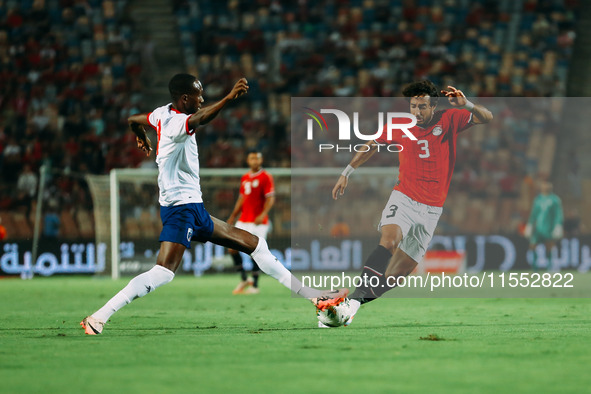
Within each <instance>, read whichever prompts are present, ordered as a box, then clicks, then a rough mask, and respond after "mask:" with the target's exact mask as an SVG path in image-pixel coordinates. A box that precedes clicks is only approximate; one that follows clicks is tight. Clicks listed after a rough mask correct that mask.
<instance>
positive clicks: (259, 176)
mask: <svg viewBox="0 0 591 394" xmlns="http://www.w3.org/2000/svg"><path fill="white" fill-rule="evenodd" d="M246 163H247V164H248V167H249V168H250V170H249V171H248V172H247V173H246V174H244V175H243V176H242V179H240V195H239V196H238V200H237V201H236V205H235V206H234V210H233V211H232V214H231V215H230V217H229V218H228V223H229V224H233V223H234V220H236V217H237V216H238V214H240V217H239V218H238V222H237V223H236V227H237V228H240V229H242V230H246V231H248V232H249V233H251V234H254V235H256V236H257V237H259V238H263V239H267V233H268V232H269V216H268V214H269V210H271V208H272V207H273V204H275V185H274V184H273V176H271V174H269V173H268V172H267V171H265V170H263V167H262V166H263V155H262V154H261V152H258V151H251V152H249V153H248V155H247V156H246ZM230 254H231V255H232V259H233V260H234V266H235V267H236V268H237V269H238V272H240V277H241V279H242V280H241V281H240V283H238V286H236V288H235V289H234V291H232V293H233V294H258V293H259V273H260V269H259V266H258V265H257V263H256V262H255V261H254V260H253V261H252V280H251V281H249V280H247V277H246V272H245V271H244V267H243V266H242V256H240V253H239V252H238V251H236V250H230Z"/></svg>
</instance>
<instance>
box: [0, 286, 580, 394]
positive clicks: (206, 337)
mask: <svg viewBox="0 0 591 394" xmlns="http://www.w3.org/2000/svg"><path fill="white" fill-rule="evenodd" d="M236 280H237V278H236V277H235V276H223V275H219V276H207V277H201V278H193V277H178V278H176V279H175V280H174V281H173V282H172V283H171V284H169V285H167V286H164V287H162V288H159V289H158V290H156V292H155V293H153V294H150V295H148V296H147V297H144V298H142V299H139V300H136V301H134V302H133V303H132V304H131V305H129V306H127V307H125V308H124V309H122V310H121V311H120V312H119V313H117V314H116V315H115V316H113V318H112V319H111V321H110V322H109V324H108V325H107V326H106V328H105V331H104V333H103V335H100V336H94V337H93V336H85V335H84V334H83V330H82V329H81V328H80V327H79V325H78V323H79V322H80V320H81V319H82V318H83V317H85V316H86V315H87V314H90V313H91V312H93V311H95V310H96V309H97V308H98V307H100V306H102V305H103V303H104V302H106V301H107V299H108V298H109V297H111V296H112V295H113V294H115V293H116V292H117V291H118V290H120V289H121V288H122V287H123V286H124V285H125V283H126V282H127V280H120V281H111V280H107V279H95V278H89V277H84V278H80V277H76V278H65V277H62V278H35V279H33V280H30V281H21V280H20V279H18V280H17V279H15V280H12V279H7V280H0V393H29V392H30V393H33V392H44V393H70V392H71V393H109V392H123V393H156V392H157V393H181V392H199V393H234V392H236V393H331V392H337V393H338V392H354V393H370V392H372V393H373V392H384V393H387V392H390V393H392V392H397V393H408V392H412V393H440V392H449V393H487V392H491V393H547V392H560V393H565V392H571V393H581V392H589V386H590V384H591V378H590V376H591V374H590V373H589V368H590V366H591V345H590V344H591V324H590V323H591V303H590V300H589V299H425V298H422V299H419V298H414V299H413V298H398V299H397V298H389V299H383V300H378V301H376V302H373V303H371V304H368V305H367V306H365V307H363V308H362V309H361V311H360V312H359V314H358V315H357V316H356V319H355V321H354V323H353V324H352V325H351V326H350V327H347V328H343V327H341V328H337V329H318V328H316V327H315V326H316V318H315V314H314V309H313V307H312V305H311V304H310V303H308V302H307V301H306V300H303V299H296V298H292V297H290V295H289V293H288V292H287V291H286V290H285V289H284V288H283V287H282V286H281V285H279V284H278V283H276V282H274V281H273V280H272V279H270V278H268V277H264V278H262V279H261V289H262V291H261V294H259V295H256V296H252V295H251V296H233V295H232V294H231V290H232V289H233V287H234V285H235V284H236ZM394 291H396V290H394ZM400 291H403V289H400ZM421 338H423V339H421ZM429 338H431V339H440V340H428V339H429Z"/></svg>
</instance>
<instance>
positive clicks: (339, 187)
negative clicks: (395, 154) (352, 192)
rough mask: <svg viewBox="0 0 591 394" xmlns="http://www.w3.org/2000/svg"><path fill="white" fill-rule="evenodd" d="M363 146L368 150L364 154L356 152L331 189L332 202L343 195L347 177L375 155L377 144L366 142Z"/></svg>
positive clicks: (347, 180) (347, 181)
mask: <svg viewBox="0 0 591 394" xmlns="http://www.w3.org/2000/svg"><path fill="white" fill-rule="evenodd" d="M365 145H367V146H368V147H369V149H368V150H367V151H365V152H364V151H360V152H357V153H356V154H355V156H353V159H352V160H351V162H350V163H349V165H348V166H347V168H345V169H344V170H343V173H342V174H341V176H340V177H339V179H338V180H337V183H336V184H335V185H334V187H333V189H332V198H333V199H334V200H336V199H337V198H338V197H339V196H342V195H343V194H345V189H346V188H347V184H348V183H349V175H351V174H352V173H353V171H355V169H356V168H358V167H359V166H360V165H362V164H363V163H365V162H366V161H367V160H369V158H370V157H372V156H373V155H374V153H376V150H377V143H376V142H375V141H368V142H366V143H365Z"/></svg>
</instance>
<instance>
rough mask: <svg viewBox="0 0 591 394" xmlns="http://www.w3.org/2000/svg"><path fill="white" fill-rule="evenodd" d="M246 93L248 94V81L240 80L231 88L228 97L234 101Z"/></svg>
mask: <svg viewBox="0 0 591 394" xmlns="http://www.w3.org/2000/svg"><path fill="white" fill-rule="evenodd" d="M246 92H248V81H247V80H246V78H240V79H239V80H238V82H236V84H234V87H233V88H232V91H231V92H230V93H229V94H228V96H229V97H230V99H231V100H235V99H237V98H238V97H240V96H242V95H243V94H245V93H246Z"/></svg>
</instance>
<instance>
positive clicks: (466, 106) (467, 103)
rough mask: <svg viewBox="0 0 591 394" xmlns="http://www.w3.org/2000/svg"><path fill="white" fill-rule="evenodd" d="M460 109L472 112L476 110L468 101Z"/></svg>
mask: <svg viewBox="0 0 591 394" xmlns="http://www.w3.org/2000/svg"><path fill="white" fill-rule="evenodd" d="M460 108H463V109H467V110H468V111H470V112H472V111H473V110H474V103H473V102H471V101H470V100H468V99H466V104H465V105H463V106H462V107H460Z"/></svg>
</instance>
